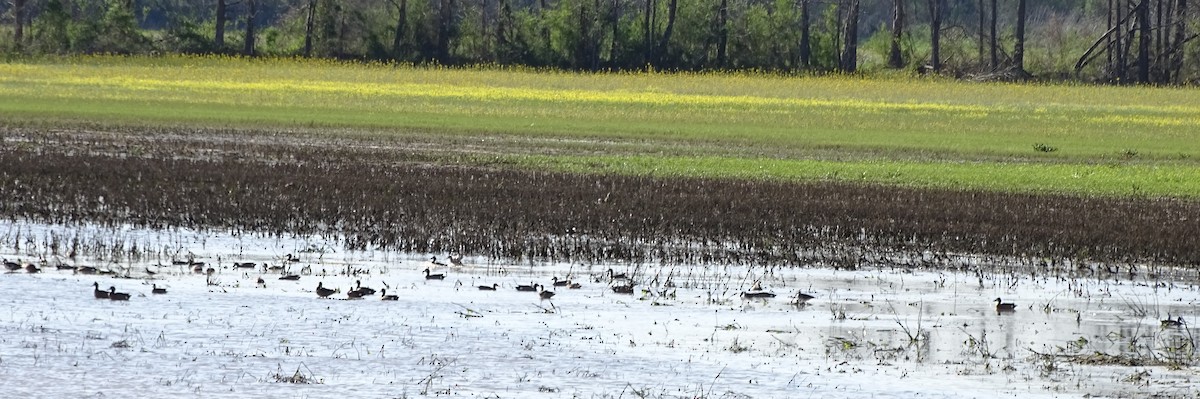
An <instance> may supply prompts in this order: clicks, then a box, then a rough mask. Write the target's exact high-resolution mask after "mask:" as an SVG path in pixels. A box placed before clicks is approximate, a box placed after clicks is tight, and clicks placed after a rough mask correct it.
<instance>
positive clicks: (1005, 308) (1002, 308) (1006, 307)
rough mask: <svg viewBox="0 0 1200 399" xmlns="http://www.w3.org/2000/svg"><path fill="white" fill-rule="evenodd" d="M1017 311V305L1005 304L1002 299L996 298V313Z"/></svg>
mask: <svg viewBox="0 0 1200 399" xmlns="http://www.w3.org/2000/svg"><path fill="white" fill-rule="evenodd" d="M1016 310H1017V304H1015V303H1004V301H1001V300H1000V298H996V311H997V312H1012V311H1016Z"/></svg>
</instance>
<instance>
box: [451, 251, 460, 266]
mask: <svg viewBox="0 0 1200 399" xmlns="http://www.w3.org/2000/svg"><path fill="white" fill-rule="evenodd" d="M462 259H463V256H462V254H460V253H457V252H456V253H452V254H450V264H451V265H454V266H458V267H462V265H463V263H462Z"/></svg>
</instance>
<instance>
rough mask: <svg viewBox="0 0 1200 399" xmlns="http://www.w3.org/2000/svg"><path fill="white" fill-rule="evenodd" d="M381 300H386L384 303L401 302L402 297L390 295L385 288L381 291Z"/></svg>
mask: <svg viewBox="0 0 1200 399" xmlns="http://www.w3.org/2000/svg"><path fill="white" fill-rule="evenodd" d="M379 299H381V300H384V301H399V300H400V296H398V295H388V294H387V288H384V289H381V290H379Z"/></svg>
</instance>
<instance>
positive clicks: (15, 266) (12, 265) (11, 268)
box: [4, 259, 21, 272]
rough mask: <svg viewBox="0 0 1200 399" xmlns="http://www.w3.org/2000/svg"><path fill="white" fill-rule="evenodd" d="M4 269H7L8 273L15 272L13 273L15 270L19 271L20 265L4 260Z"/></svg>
mask: <svg viewBox="0 0 1200 399" xmlns="http://www.w3.org/2000/svg"><path fill="white" fill-rule="evenodd" d="M4 268H5V269H8V271H10V272H15V271H17V270H21V264H20V263H17V262H13V261H10V260H8V259H5V260H4Z"/></svg>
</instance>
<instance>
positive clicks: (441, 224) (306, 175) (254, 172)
mask: <svg viewBox="0 0 1200 399" xmlns="http://www.w3.org/2000/svg"><path fill="white" fill-rule="evenodd" d="M5 141H6V145H5V146H3V150H0V164H3V165H5V167H4V168H2V169H0V179H2V180H0V196H2V197H3V198H4V199H3V200H2V201H0V216H3V217H5V218H11V219H26V220H33V221H38V222H45V223H53V224H71V223H100V224H109V225H123V224H131V225H137V226H146V227H150V228H172V227H188V228H200V229H228V230H233V231H241V232H251V233H259V234H264V235H281V236H282V235H319V236H324V237H327V238H332V239H336V240H338V241H339V242H341V243H342V244H344V245H345V247H347V248H351V249H374V248H378V249H389V250H398V251H406V252H420V253H429V252H460V253H467V254H473V255H477V256H486V257H490V258H493V259H525V258H533V259H545V260H554V261H634V262H645V261H664V262H688V263H717V264H721V263H748V262H758V263H766V264H779V265H803V264H814V263H816V264H821V265H826V266H832V267H849V268H854V267H858V266H860V265H864V264H871V263H876V264H878V263H884V262H896V258H886V257H880V256H876V255H877V254H879V253H888V252H890V251H903V252H905V253H914V254H931V253H932V254H947V253H972V254H984V255H998V256H1012V257H1019V258H1022V259H1028V260H1030V261H1031V262H1058V261H1059V260H1063V259H1087V260H1100V261H1108V262H1143V261H1148V262H1156V263H1161V264H1176V265H1195V264H1198V263H1200V242H1198V240H1200V239H1198V238H1197V237H1200V224H1197V223H1196V220H1200V204H1197V203H1195V202H1194V201H1187V200H1174V199H1138V198H1133V199H1113V198H1100V197H1077V196H1060V195H1035V194H1006V193H991V192H970V191H953V190H932V189H912V188H898V187H884V186H875V185H855V184H844V183H819V182H817V183H812V182H810V183H789V182H771V181H754V180H744V179H721V178H683V177H679V178H667V177H651V176H645V175H611V174H581V173H560V172H547V171H537V170H530V169H523V168H518V167H514V166H512V165H511V164H510V162H509V161H507V160H506V158H504V157H503V156H489V155H487V154H482V155H481V154H474V155H463V154H447V153H442V152H438V151H435V150H430V149H428V148H423V147H422V146H423V143H420V142H415V141H413V140H412V138H390V137H380V136H371V137H362V138H355V137H353V136H351V135H336V136H312V135H290V134H286V133H283V132H273V133H272V132H247V131H239V132H220V131H215V130H197V129H188V130H183V129H181V130H178V131H172V130H170V129H162V130H161V131H130V132H111V131H108V132H70V133H63V132H53V131H32V130H31V131H21V132H15V131H9V132H8V133H7V135H6V137H5ZM489 160H491V161H489ZM889 259H890V260H889ZM931 262H933V263H936V259H931V258H923V259H912V258H909V259H908V260H907V261H905V262H903V263H904V264H902V265H905V264H906V265H910V266H920V265H926V264H928V265H933V264H932V263H931Z"/></svg>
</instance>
